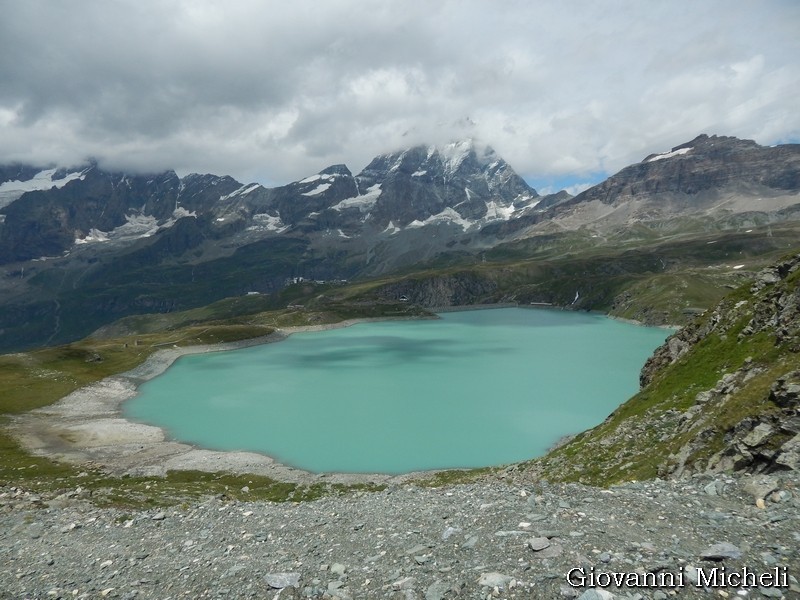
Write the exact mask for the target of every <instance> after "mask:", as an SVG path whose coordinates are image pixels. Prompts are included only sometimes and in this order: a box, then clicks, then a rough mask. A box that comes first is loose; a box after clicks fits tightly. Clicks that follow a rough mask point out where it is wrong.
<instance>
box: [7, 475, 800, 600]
mask: <svg viewBox="0 0 800 600" xmlns="http://www.w3.org/2000/svg"><path fill="white" fill-rule="evenodd" d="M511 477H513V475H509V476H508V477H507V479H509V480H505V481H504V480H497V481H494V482H488V483H474V484H466V485H456V486H451V487H443V488H423V487H418V486H415V485H411V484H400V485H392V486H390V487H389V488H387V489H386V490H385V491H382V492H374V493H353V494H350V495H346V496H339V497H325V498H322V499H320V500H317V501H313V502H306V503H300V504H291V503H285V504H274V503H267V502H238V501H231V500H229V499H227V498H225V497H214V498H207V499H205V500H203V501H196V502H194V503H192V504H189V505H181V506H179V507H172V508H168V509H163V510H155V509H153V510H147V511H134V510H128V511H125V510H120V509H108V508H98V507H96V506H95V505H93V504H92V503H91V498H89V497H87V494H86V492H85V491H82V490H80V489H74V490H70V491H67V492H65V493H62V494H60V495H59V496H56V497H53V498H46V497H39V496H34V495H33V494H31V493H30V492H26V491H25V490H22V489H17V488H13V487H10V488H9V487H6V488H0V597H2V598H102V597H107V598H126V599H132V598H159V599H168V598H172V599H174V598H270V599H276V598H277V599H281V598H283V599H285V598H342V599H347V598H398V599H414V598H417V599H423V598H424V599H425V600H439V599H446V598H544V599H547V598H575V597H579V598H581V600H592V599H597V598H612V597H613V598H641V599H644V598H653V599H666V598H671V597H678V598H720V597H739V598H741V597H744V598H762V597H765V598H781V597H783V598H800V587H798V582H797V579H796V578H797V577H800V518H799V516H800V474H798V473H792V474H788V475H783V474H782V475H781V476H780V478H777V477H763V476H762V477H758V478H753V477H732V476H731V477H728V476H716V477H711V476H702V477H694V478H692V479H688V480H677V481H660V480H656V481H648V482H638V483H629V484H625V485H621V486H617V487H613V488H610V489H607V490H606V489H598V488H592V487H586V486H581V485H576V484H568V485H562V484H558V485H556V484H547V483H539V482H534V483H522V482H519V481H517V482H512V481H510V478H511ZM722 567H725V568H726V572H727V573H728V574H729V575H730V574H733V575H734V576H735V575H736V574H741V573H743V570H744V569H745V568H747V569H749V570H750V571H751V572H753V573H755V574H756V575H759V576H760V575H762V574H767V573H772V574H775V575H778V576H779V577H778V579H777V580H776V581H774V582H773V583H778V584H784V583H785V584H787V585H784V586H783V587H779V586H775V585H772V586H770V585H768V584H769V583H770V582H769V581H767V580H764V579H762V581H761V583H764V584H767V585H763V586H761V587H759V586H758V585H755V586H752V585H751V586H745V587H740V586H737V585H731V586H727V587H725V586H719V587H718V586H717V585H715V584H714V583H713V582H710V581H709V580H708V578H710V577H712V575H713V573H714V571H712V569H714V568H717V569H718V570H717V571H716V573H717V574H719V573H721V571H720V569H721V568H722ZM592 568H594V570H595V574H597V573H599V572H603V573H622V574H625V575H626V576H627V577H640V578H645V577H646V576H645V575H644V574H646V573H649V574H650V575H649V577H651V578H656V577H660V578H661V579H659V580H658V581H657V583H665V585H662V586H660V587H631V586H627V587H626V586H623V587H622V588H617V587H615V586H613V585H612V586H611V587H609V588H607V590H606V589H594V588H593V587H592V586H591V585H578V586H577V587H572V586H570V585H569V584H568V582H567V579H566V577H567V574H568V573H569V572H570V570H571V569H583V570H584V571H583V572H584V573H585V574H587V575H588V574H589V573H590V572H591V569H592ZM697 568H700V569H702V570H701V572H700V574H701V575H702V576H703V577H706V581H705V583H706V584H708V585H706V587H703V586H702V585H700V586H699V587H698V586H696V585H695V583H694V581H696V579H697V577H698V574H697V571H696V569H697ZM776 569H777V571H776ZM575 574H576V575H577V574H579V573H578V572H575ZM668 574H669V575H668ZM679 576H682V577H683V586H676V587H670V586H669V585H666V584H667V583H670V582H669V581H668V580H667V577H673V578H676V579H675V581H674V582H672V583H676V584H677V583H680V580H679V579H677V578H678V577H679ZM573 583H580V581H577V580H576V577H573ZM644 583H647V582H646V581H645V582H644ZM701 583H703V582H701ZM717 583H719V582H717ZM728 583H731V581H728ZM733 583H738V582H736V581H733ZM750 583H752V582H750ZM756 583H757V582H756Z"/></svg>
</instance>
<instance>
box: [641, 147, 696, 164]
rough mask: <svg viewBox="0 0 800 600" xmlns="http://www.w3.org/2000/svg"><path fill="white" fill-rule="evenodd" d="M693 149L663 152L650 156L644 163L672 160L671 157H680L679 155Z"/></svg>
mask: <svg viewBox="0 0 800 600" xmlns="http://www.w3.org/2000/svg"><path fill="white" fill-rule="evenodd" d="M692 150H694V148H679V149H677V150H673V151H672V152H664V153H662V154H656V155H655V156H651V157H650V158H648V159H647V160H646V161H645V162H655V161H657V160H663V159H665V158H672V157H673V156H680V155H681V154H686V153H687V152H691V151H692Z"/></svg>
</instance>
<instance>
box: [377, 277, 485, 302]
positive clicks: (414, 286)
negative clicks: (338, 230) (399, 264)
mask: <svg viewBox="0 0 800 600" xmlns="http://www.w3.org/2000/svg"><path fill="white" fill-rule="evenodd" d="M496 290H497V284H496V283H495V282H493V281H491V280H490V279H487V278H483V277H480V276H478V275H477V274H474V273H458V274H454V275H450V276H443V277H432V278H426V279H419V280H413V279H410V280H404V281H400V282H398V283H396V284H391V285H388V286H386V287H384V288H382V289H381V290H380V292H379V297H380V298H382V299H385V300H391V301H397V300H401V299H402V298H406V300H407V301H408V302H411V303H412V304H416V305H419V306H424V307H427V308H432V307H440V306H464V305H467V304H474V303H475V301H476V299H478V300H479V299H481V298H484V297H487V296H489V295H491V294H492V293H493V292H495V291H496Z"/></svg>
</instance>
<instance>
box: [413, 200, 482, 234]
mask: <svg viewBox="0 0 800 600" xmlns="http://www.w3.org/2000/svg"><path fill="white" fill-rule="evenodd" d="M447 222H450V223H454V224H455V225H460V226H461V228H462V229H463V230H464V231H467V230H468V229H469V228H471V227H473V226H474V225H475V222H474V221H470V220H468V219H465V218H464V217H462V216H461V215H460V214H458V213H457V212H456V211H455V210H453V209H452V208H450V207H449V206H448V207H447V208H445V209H444V210H443V211H442V212H440V213H437V214H435V215H431V216H430V217H428V218H427V219H425V220H424V221H420V220H419V219H416V220H414V221H411V223H409V224H408V225H407V229H414V228H417V227H426V226H427V225H435V224H440V223H447Z"/></svg>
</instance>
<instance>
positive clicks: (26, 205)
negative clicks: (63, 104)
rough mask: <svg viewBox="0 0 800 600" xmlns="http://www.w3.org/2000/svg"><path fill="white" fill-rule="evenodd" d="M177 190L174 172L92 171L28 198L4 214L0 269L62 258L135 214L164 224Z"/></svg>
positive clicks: (32, 194)
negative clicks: (88, 238) (78, 244)
mask: <svg viewBox="0 0 800 600" xmlns="http://www.w3.org/2000/svg"><path fill="white" fill-rule="evenodd" d="M179 186H180V180H179V179H178V176H177V175H176V174H175V173H174V172H173V171H167V172H165V173H162V174H160V175H156V176H127V175H124V174H121V173H106V172H103V171H100V170H99V169H97V168H90V169H88V170H87V171H86V173H85V175H84V176H83V179H79V180H75V181H70V182H69V183H67V184H66V185H64V186H63V187H62V188H53V189H49V190H38V191H31V192H27V193H25V194H23V195H22V196H21V197H20V198H19V199H18V200H16V201H15V202H12V203H11V204H10V205H9V206H7V207H6V208H5V210H4V213H5V222H4V223H3V225H2V226H0V263H8V262H17V261H21V260H29V259H33V258H37V257H40V256H53V255H58V254H61V253H62V252H64V251H65V250H68V249H70V248H71V247H72V246H73V244H74V243H75V240H76V239H80V238H83V237H85V236H86V235H87V234H88V233H89V232H90V231H91V230H92V229H98V230H101V231H109V230H111V229H114V228H115V227H119V226H121V225H123V224H124V223H125V222H126V215H129V214H131V213H138V214H145V215H152V216H154V217H155V218H156V219H160V220H164V219H166V218H168V217H169V215H171V214H172V212H173V210H174V209H175V207H176V201H177V197H178V190H179Z"/></svg>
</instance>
